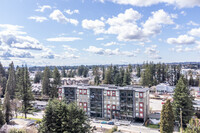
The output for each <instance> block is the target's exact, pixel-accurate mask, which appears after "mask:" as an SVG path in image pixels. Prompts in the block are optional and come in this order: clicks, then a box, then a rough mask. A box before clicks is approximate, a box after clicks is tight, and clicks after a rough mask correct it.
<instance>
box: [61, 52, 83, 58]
mask: <svg viewBox="0 0 200 133" xmlns="http://www.w3.org/2000/svg"><path fill="white" fill-rule="evenodd" d="M65 56H66V57H67V58H72V59H77V58H79V57H80V56H77V55H74V54H71V53H68V52H65V54H64V57H65Z"/></svg>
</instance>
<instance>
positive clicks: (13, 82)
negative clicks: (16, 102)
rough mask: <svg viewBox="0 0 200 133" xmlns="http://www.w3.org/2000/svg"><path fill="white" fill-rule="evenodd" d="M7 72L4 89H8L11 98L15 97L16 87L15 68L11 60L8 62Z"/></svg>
mask: <svg viewBox="0 0 200 133" xmlns="http://www.w3.org/2000/svg"><path fill="white" fill-rule="evenodd" d="M8 72H9V76H8V81H7V84H6V89H7V90H8V93H9V95H10V98H11V99H12V100H13V99H14V97H15V89H16V79H15V78H16V77H15V68H14V64H13V62H12V63H11V64H10V66H9V69H8Z"/></svg>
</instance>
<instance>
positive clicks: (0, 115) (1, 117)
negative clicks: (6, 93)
mask: <svg viewBox="0 0 200 133" xmlns="http://www.w3.org/2000/svg"><path fill="white" fill-rule="evenodd" d="M4 123H5V120H4V115H3V112H2V103H1V99H0V128H1V127H2V126H3V125H4Z"/></svg>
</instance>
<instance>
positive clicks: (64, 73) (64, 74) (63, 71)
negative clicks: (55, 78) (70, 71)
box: [62, 67, 67, 78]
mask: <svg viewBox="0 0 200 133" xmlns="http://www.w3.org/2000/svg"><path fill="white" fill-rule="evenodd" d="M62 77H64V78H65V77H67V74H66V72H65V67H63V69H62Z"/></svg>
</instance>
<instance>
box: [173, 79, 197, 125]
mask: <svg viewBox="0 0 200 133" xmlns="http://www.w3.org/2000/svg"><path fill="white" fill-rule="evenodd" d="M173 99H174V101H173V112H174V116H175V120H177V121H179V122H180V109H182V122H183V126H184V127H186V124H187V123H188V122H189V120H190V119H191V117H192V116H193V115H194V108H193V97H192V96H191V94H190V90H189V89H188V87H187V81H186V79H184V78H183V76H182V77H181V78H180V79H179V81H178V83H177V85H176V88H175V90H174V96H173Z"/></svg>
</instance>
